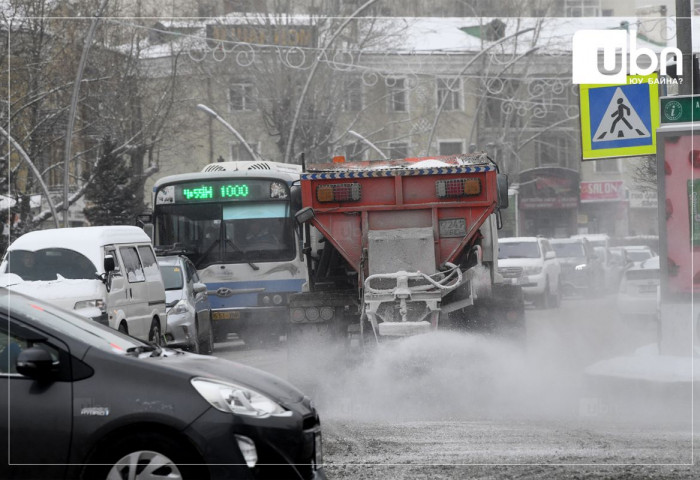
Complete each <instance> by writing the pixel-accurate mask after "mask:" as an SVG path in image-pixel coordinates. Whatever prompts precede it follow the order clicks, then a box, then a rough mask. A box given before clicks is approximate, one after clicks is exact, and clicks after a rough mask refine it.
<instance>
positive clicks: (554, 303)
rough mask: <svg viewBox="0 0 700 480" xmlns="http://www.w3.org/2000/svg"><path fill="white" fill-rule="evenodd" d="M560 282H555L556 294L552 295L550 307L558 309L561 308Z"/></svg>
mask: <svg viewBox="0 0 700 480" xmlns="http://www.w3.org/2000/svg"><path fill="white" fill-rule="evenodd" d="M561 289H562V286H561V281H559V282H557V292H556V293H555V294H554V300H553V301H552V307H554V308H559V307H560V306H561Z"/></svg>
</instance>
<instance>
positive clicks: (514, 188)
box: [508, 183, 520, 237]
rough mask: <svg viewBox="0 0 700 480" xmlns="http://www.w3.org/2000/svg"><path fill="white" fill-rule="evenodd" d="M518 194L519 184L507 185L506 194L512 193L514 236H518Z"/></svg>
mask: <svg viewBox="0 0 700 480" xmlns="http://www.w3.org/2000/svg"><path fill="white" fill-rule="evenodd" d="M519 194H520V185H519V184H517V183H514V184H512V185H510V187H508V195H513V200H514V202H513V203H515V205H513V208H515V236H516V237H519V236H520V214H519V213H518V195H519Z"/></svg>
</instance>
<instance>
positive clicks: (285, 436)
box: [0, 288, 325, 480]
mask: <svg viewBox="0 0 700 480" xmlns="http://www.w3.org/2000/svg"><path fill="white" fill-rule="evenodd" d="M0 318H1V320H0V377H2V381H1V382H0V409H1V410H2V411H3V412H6V414H5V415H0V425H2V426H1V427H0V428H1V431H2V432H3V435H0V478H32V479H37V478H47V479H56V478H83V479H90V480H91V479H98V478H99V479H105V478H129V479H133V480H137V479H146V478H148V479H154V478H163V479H165V478H178V479H184V480H188V479H192V480H199V479H215V478H240V479H260V478H295V479H324V478H325V475H324V472H323V468H322V463H323V459H322V446H321V428H320V421H319V417H318V414H317V412H316V410H315V408H314V406H313V404H312V402H311V400H310V399H309V398H308V397H306V396H304V395H303V394H302V392H300V391H299V390H297V389H296V388H295V387H293V386H292V385H290V384H289V383H287V382H286V381H284V380H282V379H280V378H277V377H275V376H273V375H270V374H268V373H265V372H262V371H260V370H257V369H254V368H251V367H247V366H245V365H241V364H238V363H234V362H230V361H227V360H223V359H220V358H216V357H211V356H204V355H194V354H191V353H187V352H184V351H182V350H173V349H167V348H160V347H158V346H157V345H153V344H147V343H144V342H142V341H140V340H138V339H136V338H134V337H131V336H129V335H125V334H123V333H121V332H119V331H117V330H114V329H111V328H108V327H106V326H104V325H101V324H99V323H97V322H94V321H91V320H87V319H85V318H84V317H81V316H79V315H76V314H75V313H73V312H70V311H68V310H63V309H60V308H59V307H56V306H55V305H52V304H50V303H47V302H44V301H41V300H38V299H34V298H31V297H27V296H24V295H21V294H18V293H14V292H13V293H12V294H11V295H10V291H9V290H7V289H5V288H0Z"/></svg>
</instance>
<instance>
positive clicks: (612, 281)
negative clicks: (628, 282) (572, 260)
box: [594, 247, 632, 292]
mask: <svg viewBox="0 0 700 480" xmlns="http://www.w3.org/2000/svg"><path fill="white" fill-rule="evenodd" d="M599 248H602V247H595V249H594V250H596V253H597V251H598V249H599ZM607 258H608V262H607V268H606V271H605V284H606V286H607V288H608V290H610V291H613V292H617V290H618V289H619V288H620V281H621V280H622V274H623V273H624V272H625V270H626V269H627V268H628V267H629V266H630V265H631V264H632V262H631V260H629V258H627V253H626V252H625V250H624V249H623V248H622V247H610V248H608V255H607Z"/></svg>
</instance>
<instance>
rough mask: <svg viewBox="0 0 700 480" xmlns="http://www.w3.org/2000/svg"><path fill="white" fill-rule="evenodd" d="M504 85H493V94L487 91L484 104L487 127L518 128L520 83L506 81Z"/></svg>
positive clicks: (503, 82) (485, 124)
mask: <svg viewBox="0 0 700 480" xmlns="http://www.w3.org/2000/svg"><path fill="white" fill-rule="evenodd" d="M501 82H502V83H498V84H497V85H493V86H492V87H491V88H492V89H493V92H491V93H490V92H489V91H488V90H487V91H486V99H485V104H484V126H486V127H518V126H520V115H518V104H519V102H520V100H519V98H518V94H519V89H520V82H518V81H517V80H510V79H505V80H501Z"/></svg>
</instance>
